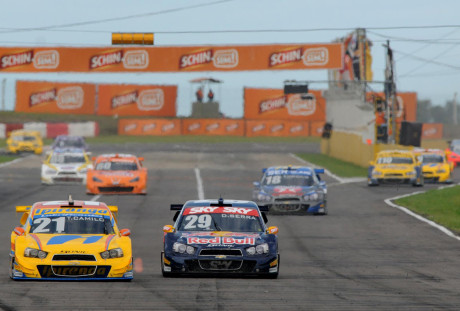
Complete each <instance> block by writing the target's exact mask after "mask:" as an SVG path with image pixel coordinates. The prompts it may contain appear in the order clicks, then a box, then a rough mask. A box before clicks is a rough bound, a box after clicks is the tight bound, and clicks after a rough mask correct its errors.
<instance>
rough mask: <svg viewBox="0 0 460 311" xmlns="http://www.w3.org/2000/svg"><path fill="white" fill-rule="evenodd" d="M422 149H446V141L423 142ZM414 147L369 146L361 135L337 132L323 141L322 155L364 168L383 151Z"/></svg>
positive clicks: (394, 145)
mask: <svg viewBox="0 0 460 311" xmlns="http://www.w3.org/2000/svg"><path fill="white" fill-rule="evenodd" d="M421 147H422V148H437V149H442V150H444V149H446V148H447V142H446V141H445V140H426V141H422V146H421ZM413 148H414V147H413V146H402V145H396V144H376V145H374V144H367V143H364V142H363V139H362V137H361V136H360V135H357V134H354V133H347V132H343V131H338V130H335V131H333V132H332V135H331V138H329V139H324V138H323V139H322V140H321V153H322V154H325V155H328V156H331V157H334V158H337V159H340V160H343V161H347V162H351V163H354V164H356V165H359V166H362V167H368V166H369V162H370V161H373V160H374V159H375V155H376V154H377V153H378V152H380V151H383V150H395V149H397V150H412V149H413Z"/></svg>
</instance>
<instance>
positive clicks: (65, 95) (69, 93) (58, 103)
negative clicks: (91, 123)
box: [15, 81, 96, 114]
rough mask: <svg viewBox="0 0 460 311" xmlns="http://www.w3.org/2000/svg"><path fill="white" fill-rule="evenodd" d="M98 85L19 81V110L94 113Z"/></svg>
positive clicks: (17, 85) (17, 89) (17, 87)
mask: <svg viewBox="0 0 460 311" xmlns="http://www.w3.org/2000/svg"><path fill="white" fill-rule="evenodd" d="M95 98H96V87H95V85H94V84H85V83H57V82H44V81H17V82H16V108H15V111H17V112H32V113H61V114H64V113H65V114H94V109H95Z"/></svg>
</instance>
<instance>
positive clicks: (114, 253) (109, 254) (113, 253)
mask: <svg viewBox="0 0 460 311" xmlns="http://www.w3.org/2000/svg"><path fill="white" fill-rule="evenodd" d="M101 257H102V259H109V258H120V257H123V250H122V249H121V248H112V249H110V250H108V251H103V252H102V253H101Z"/></svg>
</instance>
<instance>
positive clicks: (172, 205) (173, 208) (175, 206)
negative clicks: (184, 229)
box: [171, 204, 184, 211]
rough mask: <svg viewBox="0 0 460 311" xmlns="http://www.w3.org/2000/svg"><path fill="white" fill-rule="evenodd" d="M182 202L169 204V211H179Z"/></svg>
mask: <svg viewBox="0 0 460 311" xmlns="http://www.w3.org/2000/svg"><path fill="white" fill-rule="evenodd" d="M183 206H184V204H171V211H180V210H182V207H183Z"/></svg>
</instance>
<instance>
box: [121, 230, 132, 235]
mask: <svg viewBox="0 0 460 311" xmlns="http://www.w3.org/2000/svg"><path fill="white" fill-rule="evenodd" d="M120 234H121V236H130V235H131V230H129V229H121V230H120Z"/></svg>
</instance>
